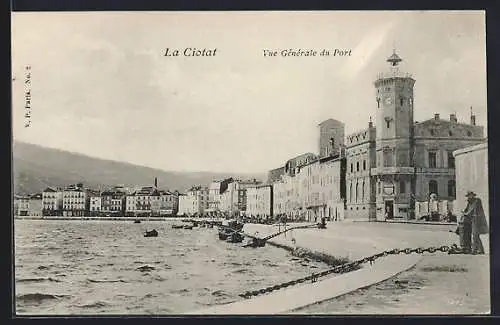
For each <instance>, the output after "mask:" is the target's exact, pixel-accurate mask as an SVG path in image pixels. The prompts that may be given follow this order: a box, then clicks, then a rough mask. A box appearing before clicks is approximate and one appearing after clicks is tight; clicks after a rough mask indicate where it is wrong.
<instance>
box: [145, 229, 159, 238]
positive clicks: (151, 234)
mask: <svg viewBox="0 0 500 325" xmlns="http://www.w3.org/2000/svg"><path fill="white" fill-rule="evenodd" d="M144 237H158V231H156V229H153V230H151V231H147V230H146V232H145V233H144Z"/></svg>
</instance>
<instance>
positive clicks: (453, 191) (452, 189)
mask: <svg viewBox="0 0 500 325" xmlns="http://www.w3.org/2000/svg"><path fill="white" fill-rule="evenodd" d="M448 196H449V197H452V198H455V197H456V187H455V181H454V180H450V181H448Z"/></svg>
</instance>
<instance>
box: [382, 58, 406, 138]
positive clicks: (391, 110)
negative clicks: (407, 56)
mask: <svg viewBox="0 0 500 325" xmlns="http://www.w3.org/2000/svg"><path fill="white" fill-rule="evenodd" d="M402 61H403V60H402V59H401V58H400V57H399V56H398V55H397V54H396V52H395V51H394V53H393V54H392V55H391V56H390V57H389V58H388V59H387V62H388V63H389V65H390V66H389V71H388V72H382V73H380V74H379V75H378V77H377V80H376V81H375V83H374V84H375V89H376V92H377V93H376V103H377V114H376V116H377V141H379V140H382V141H384V140H389V139H401V138H408V137H409V136H410V130H411V128H412V126H413V85H414V84H415V80H414V79H413V78H412V77H411V76H410V75H409V74H408V73H404V72H402V71H401V70H400V67H399V64H400V63H401V62H402Z"/></svg>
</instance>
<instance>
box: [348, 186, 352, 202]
mask: <svg viewBox="0 0 500 325" xmlns="http://www.w3.org/2000/svg"><path fill="white" fill-rule="evenodd" d="M351 202H352V183H351V184H349V203H351Z"/></svg>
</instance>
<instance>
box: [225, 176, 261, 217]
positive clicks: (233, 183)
mask: <svg viewBox="0 0 500 325" xmlns="http://www.w3.org/2000/svg"><path fill="white" fill-rule="evenodd" d="M261 183H262V182H261V181H258V180H256V179H253V180H238V179H236V180H235V179H230V181H229V182H227V183H222V184H221V194H220V210H221V211H223V212H226V213H228V214H230V215H234V214H238V215H239V214H240V213H244V212H245V211H246V207H247V193H246V190H247V188H249V187H252V186H256V185H259V184H261Z"/></svg>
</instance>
